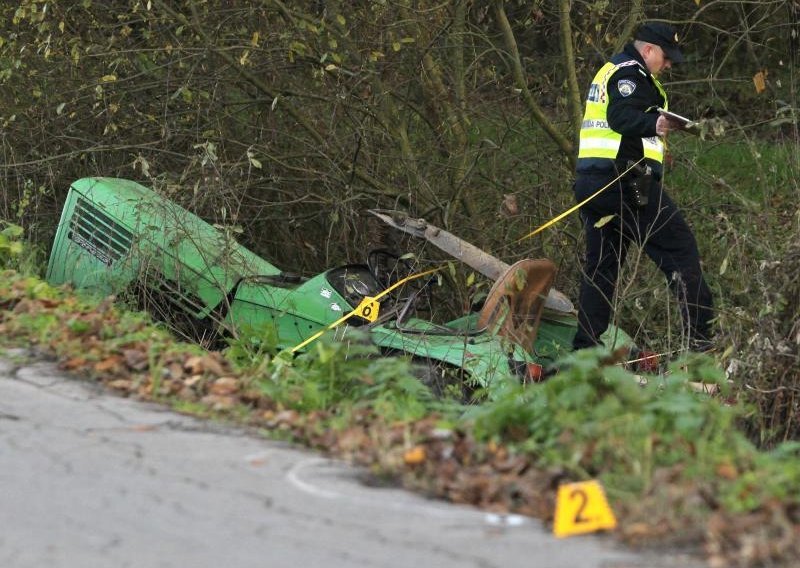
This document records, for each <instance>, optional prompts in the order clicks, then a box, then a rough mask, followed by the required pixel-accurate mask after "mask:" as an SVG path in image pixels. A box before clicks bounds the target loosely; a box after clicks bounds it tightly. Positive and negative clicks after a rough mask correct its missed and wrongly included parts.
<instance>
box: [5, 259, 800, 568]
mask: <svg viewBox="0 0 800 568" xmlns="http://www.w3.org/2000/svg"><path fill="white" fill-rule="evenodd" d="M18 248H19V247H15V250H17V249H18ZM23 249H24V245H23ZM19 252H22V251H19ZM9 262H13V261H12V259H10V258H6V259H5V260H4V264H5V265H6V266H7V265H8V263H9ZM0 283H1V284H2V285H1V286H0V337H3V343H4V344H5V345H6V346H10V345H13V344H14V343H17V344H22V345H31V344H32V345H34V346H35V348H36V349H37V350H38V351H39V352H40V353H43V354H46V355H53V356H55V357H57V359H58V360H59V362H60V364H61V366H62V367H63V368H65V369H67V370H69V371H71V372H74V373H77V374H79V375H89V376H93V377H95V378H96V379H98V380H100V381H102V382H103V383H105V384H106V385H108V386H109V387H111V388H113V389H116V390H118V391H120V392H122V393H124V394H130V395H134V396H138V397H141V398H145V399H153V400H158V401H160V402H162V403H166V404H170V405H172V406H173V407H174V408H175V409H176V410H178V411H181V412H189V413H192V414H196V415H199V416H204V417H208V418H215V419H220V420H226V421H233V422H237V423H247V424H251V425H256V426H258V427H260V428H262V429H263V430H264V431H265V432H269V433H270V435H272V436H275V437H279V438H282V439H286V438H289V439H292V440H294V441H297V442H301V443H305V444H309V445H312V446H314V447H317V448H320V449H323V450H325V451H327V452H330V453H331V454H332V455H337V456H341V457H344V458H347V459H351V460H353V461H355V462H356V463H360V464H362V465H365V466H367V467H369V468H370V469H371V471H372V472H373V473H374V474H375V475H380V476H382V477H383V478H385V479H391V480H395V481H398V482H401V483H404V484H405V485H407V486H408V487H412V488H417V489H420V490H423V491H425V492H428V493H431V494H433V495H438V496H440V497H444V498H447V499H451V500H454V501H457V502H468V503H474V504H477V505H482V506H491V507H493V508H499V509H501V510H508V511H514V512H520V513H524V514H533V515H540V516H544V517H546V518H547V517H549V515H551V514H552V499H553V497H554V489H555V487H556V485H557V484H558V483H559V482H563V481H569V480H582V479H589V478H598V479H600V480H601V482H602V483H603V485H604V487H605V489H606V492H607V494H608V496H609V498H610V500H611V503H612V507H613V508H614V510H615V512H616V513H617V516H618V517H619V519H620V525H621V526H620V529H619V531H618V532H619V535H620V536H621V537H622V538H626V539H631V540H632V541H635V542H636V543H637V544H640V545H641V544H642V543H646V542H652V543H653V544H663V543H664V542H665V541H673V542H682V543H684V544H691V545H696V546H699V545H704V546H705V547H706V549H707V550H708V551H710V552H711V556H712V557H713V558H715V559H716V560H718V561H726V562H736V563H738V564H737V565H743V566H748V565H758V564H760V563H763V562H767V561H769V562H773V563H775V564H774V565H780V563H781V562H783V563H784V565H786V566H789V565H790V563H791V559H793V558H795V557H796V554H797V553H798V552H800V540H798V538H797V536H796V535H797V531H796V527H797V526H798V524H800V519H798V518H797V517H796V512H797V510H798V507H800V497H798V495H800V491H799V490H800V460H798V459H797V458H798V457H800V456H799V454H800V445H799V444H797V443H795V442H788V443H784V444H781V445H778V446H777V447H776V448H775V449H774V450H772V451H769V452H767V451H759V450H758V449H757V448H756V447H755V446H754V445H753V443H752V442H751V441H750V440H748V438H747V436H746V433H745V432H744V431H742V430H741V429H740V428H739V424H741V422H742V420H745V419H746V418H747V416H748V414H749V413H750V412H751V411H750V409H748V408H747V407H745V406H744V405H743V404H742V403H741V402H737V401H736V398H737V397H736V395H737V392H736V391H737V388H736V386H735V385H731V384H729V382H728V381H727V380H726V378H725V375H724V373H722V372H721V371H720V369H719V367H718V365H717V364H716V362H715V361H714V360H713V359H712V358H710V357H707V356H702V355H697V356H693V357H689V358H684V359H680V360H678V361H675V362H673V363H672V364H671V365H670V368H669V372H668V373H667V374H666V375H664V376H659V377H651V378H650V380H649V381H647V382H646V383H642V382H641V378H640V377H635V376H633V375H632V374H630V373H629V372H627V371H625V370H624V369H623V368H622V367H620V366H618V365H617V364H616V361H618V360H619V357H620V354H613V353H608V352H606V351H604V350H595V351H582V352H578V353H575V354H572V355H570V356H569V357H567V358H566V359H564V360H563V362H562V369H563V370H562V372H560V373H559V374H558V375H557V376H555V377H553V378H551V379H550V380H548V381H546V382H544V383H542V384H539V385H532V386H522V385H519V386H517V387H515V388H511V389H509V390H508V391H507V392H506V393H505V395H503V396H502V397H500V398H498V399H497V400H494V401H487V402H484V403H482V404H480V405H477V406H475V405H473V406H464V405H463V404H462V403H460V402H458V401H457V400H456V399H447V398H444V399H443V398H437V397H434V395H433V394H432V392H431V391H430V389H429V388H428V387H427V386H425V385H424V384H423V383H422V382H421V381H420V380H419V379H418V378H416V377H415V374H414V365H413V363H412V362H410V361H407V360H404V359H400V358H386V357H380V356H379V354H378V353H377V351H376V348H375V347H374V346H372V345H369V344H368V343H366V342H360V341H358V338H357V337H355V338H354V339H353V340H351V341H350V342H348V343H337V342H331V341H330V340H328V339H326V338H324V339H323V340H320V341H318V342H317V343H316V344H315V345H314V347H313V349H311V350H309V352H307V353H305V354H303V355H300V356H298V357H296V358H295V357H292V356H291V355H290V354H289V353H287V352H279V353H276V352H275V350H274V349H272V348H271V347H270V345H269V341H268V339H266V340H265V342H264V343H263V344H258V343H254V342H252V341H249V342H247V343H243V342H241V341H238V340H231V342H230V346H229V347H228V348H227V349H226V350H225V351H224V352H222V353H217V352H210V353H209V352H206V351H204V350H202V349H200V348H198V346H196V345H194V344H183V343H179V342H177V341H176V340H175V339H174V338H173V336H172V335H171V334H169V333H168V332H167V331H166V330H165V329H164V328H163V327H161V326H154V325H153V324H151V323H149V321H148V318H147V317H146V316H145V315H144V314H141V313H132V312H127V311H124V310H121V309H119V308H117V307H115V306H114V304H112V303H111V302H109V301H108V300H107V299H105V300H103V299H97V298H91V297H82V296H77V295H75V293H73V292H71V291H69V290H66V289H56V288H52V287H50V286H49V285H47V284H45V283H43V282H41V281H40V280H39V279H37V278H36V277H32V276H26V275H24V274H21V273H19V272H16V271H14V270H9V269H7V268H6V269H5V270H4V271H3V272H2V273H0ZM698 384H702V385H704V388H709V387H710V386H713V385H716V386H717V387H718V388H719V389H720V390H719V392H718V394H716V395H713V396H711V395H709V394H705V393H702V392H698V391H697V385H698ZM456 471H458V474H457V476H456V477H453V475H454V472H456ZM489 479H491V482H489ZM523 488H527V489H523ZM753 526H758V530H757V531H755V532H754V531H753V530H752V527H753Z"/></svg>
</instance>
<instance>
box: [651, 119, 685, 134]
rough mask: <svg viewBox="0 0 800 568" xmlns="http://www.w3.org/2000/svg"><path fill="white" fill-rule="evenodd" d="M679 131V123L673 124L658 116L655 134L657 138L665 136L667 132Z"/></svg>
mask: <svg viewBox="0 0 800 568" xmlns="http://www.w3.org/2000/svg"><path fill="white" fill-rule="evenodd" d="M679 129H680V124H679V123H677V122H673V121H672V120H670V119H668V118H667V117H666V116H664V115H659V117H658V119H657V120H656V134H658V135H659V136H666V135H667V133H668V132H672V131H673V130H679Z"/></svg>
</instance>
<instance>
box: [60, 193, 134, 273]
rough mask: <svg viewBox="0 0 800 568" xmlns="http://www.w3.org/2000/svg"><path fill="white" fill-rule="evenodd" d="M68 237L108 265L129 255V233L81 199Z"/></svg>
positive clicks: (76, 207) (130, 236)
mask: <svg viewBox="0 0 800 568" xmlns="http://www.w3.org/2000/svg"><path fill="white" fill-rule="evenodd" d="M67 238H68V239H70V240H71V241H73V242H74V243H75V244H77V245H78V246H79V247H81V248H83V249H85V250H86V251H87V252H88V253H89V254H91V255H92V256H94V257H95V258H97V259H98V260H99V261H100V262H102V263H104V264H106V265H107V266H111V265H112V264H113V263H114V261H115V260H119V259H120V258H122V257H123V256H125V255H126V254H128V251H129V250H130V248H131V241H132V235H131V232H130V231H129V230H127V229H126V228H125V227H123V226H122V225H120V224H119V223H117V222H116V221H114V220H113V219H112V218H111V217H109V216H108V215H106V214H105V213H102V212H101V211H100V210H99V209H98V208H97V207H95V206H94V205H92V204H91V203H90V202H88V201H86V200H85V199H82V198H78V202H77V204H76V205H75V211H74V213H73V214H72V219H71V220H70V225H69V233H67Z"/></svg>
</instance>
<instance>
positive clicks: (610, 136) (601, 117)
mask: <svg viewBox="0 0 800 568" xmlns="http://www.w3.org/2000/svg"><path fill="white" fill-rule="evenodd" d="M629 65H639V63H638V62H637V61H635V60H633V59H631V60H628V61H623V62H622V63H610V62H609V63H606V64H605V65H603V66H602V67H601V68H600V71H598V72H597V74H596V75H595V76H594V79H592V85H591V87H590V88H589V96H588V97H587V99H586V112H585V113H584V115H583V123H582V124H581V132H580V146H579V149H578V159H579V160H580V159H581V158H608V159H610V160H614V159H615V158H616V157H617V153H618V152H619V147H620V145H621V144H622V134H620V133H619V132H615V131H614V130H612V129H611V128H610V127H609V126H608V102H609V97H608V81H609V79H610V78H611V76H612V75H613V74H614V73H616V72H617V70H618V69H621V68H623V67H627V66H629ZM653 82H654V83H655V86H656V88H657V89H658V91H659V93H661V96H663V97H664V109H666V108H667V93H666V92H665V91H664V88H663V87H662V86H661V83H659V82H658V79H656V78H655V77H653ZM642 148H643V149H644V157H645V158H647V159H648V160H654V161H656V162H658V163H663V162H664V141H663V140H662V139H661V137H659V136H650V137H647V138H642Z"/></svg>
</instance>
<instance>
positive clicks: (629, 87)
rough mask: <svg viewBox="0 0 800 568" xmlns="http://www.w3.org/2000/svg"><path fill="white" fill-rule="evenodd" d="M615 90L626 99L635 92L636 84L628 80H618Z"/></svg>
mask: <svg viewBox="0 0 800 568" xmlns="http://www.w3.org/2000/svg"><path fill="white" fill-rule="evenodd" d="M617 90H618V91H619V94H620V95H622V96H623V97H628V96H630V95H631V94H633V91H635V90H636V83H634V82H633V81H630V80H628V79H620V80H619V81H617Z"/></svg>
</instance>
